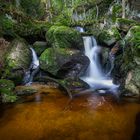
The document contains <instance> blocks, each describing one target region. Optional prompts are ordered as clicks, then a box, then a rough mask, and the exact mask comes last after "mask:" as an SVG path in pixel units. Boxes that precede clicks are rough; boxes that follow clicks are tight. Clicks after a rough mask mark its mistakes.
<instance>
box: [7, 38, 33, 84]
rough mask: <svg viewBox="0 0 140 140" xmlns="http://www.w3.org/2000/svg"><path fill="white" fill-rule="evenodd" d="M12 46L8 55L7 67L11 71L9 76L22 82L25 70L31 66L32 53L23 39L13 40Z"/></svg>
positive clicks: (17, 81)
mask: <svg viewBox="0 0 140 140" xmlns="http://www.w3.org/2000/svg"><path fill="white" fill-rule="evenodd" d="M10 48H11V49H10V50H9V52H8V54H7V57H6V69H7V71H9V73H8V75H7V76H8V78H10V79H12V80H13V81H15V82H16V83H21V81H22V79H23V75H24V71H25V70H27V69H28V68H29V66H30V63H31V60H32V54H31V51H30V49H29V47H28V45H27V44H26V43H25V41H24V40H22V39H15V40H13V42H12V43H11V44H10Z"/></svg>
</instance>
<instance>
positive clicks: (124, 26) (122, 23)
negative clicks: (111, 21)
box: [116, 18, 139, 32]
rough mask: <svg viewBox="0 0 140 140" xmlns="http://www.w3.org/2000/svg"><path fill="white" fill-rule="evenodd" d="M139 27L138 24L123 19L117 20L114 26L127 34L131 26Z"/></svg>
mask: <svg viewBox="0 0 140 140" xmlns="http://www.w3.org/2000/svg"><path fill="white" fill-rule="evenodd" d="M135 25H139V23H138V22H136V21H135V20H130V19H124V18H117V19H116V26H117V28H118V29H119V30H122V31H124V32H127V31H128V30H129V29H130V28H131V27H132V26H135Z"/></svg>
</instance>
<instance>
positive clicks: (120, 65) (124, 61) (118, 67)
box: [114, 26, 140, 96]
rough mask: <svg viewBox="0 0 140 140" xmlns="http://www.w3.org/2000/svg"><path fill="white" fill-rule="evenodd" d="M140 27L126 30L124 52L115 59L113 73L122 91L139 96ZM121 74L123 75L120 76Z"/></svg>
mask: <svg viewBox="0 0 140 140" xmlns="http://www.w3.org/2000/svg"><path fill="white" fill-rule="evenodd" d="M139 35H140V27H139V26H134V27H132V28H130V30H129V31H128V33H127V35H126V37H125V42H126V46H125V48H124V53H123V54H122V55H119V56H117V58H116V60H115V67H114V74H115V78H116V80H118V81H119V83H120V85H121V89H122V90H123V91H124V93H126V94H127V93H131V94H132V95H134V94H135V95H137V96H139V93H140V85H139V81H140V77H139V75H140V70H139V69H140V47H139V46H140V36H139ZM122 75H123V76H122Z"/></svg>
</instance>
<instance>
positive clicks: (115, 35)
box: [98, 27, 121, 46]
mask: <svg viewBox="0 0 140 140" xmlns="http://www.w3.org/2000/svg"><path fill="white" fill-rule="evenodd" d="M120 37H121V36H120V33H119V31H118V30H117V29H116V28H115V27H112V28H111V29H108V30H103V31H102V32H101V33H100V34H99V36H98V40H99V42H100V43H101V44H105V45H107V46H111V45H113V44H114V43H115V42H117V41H118V40H120Z"/></svg>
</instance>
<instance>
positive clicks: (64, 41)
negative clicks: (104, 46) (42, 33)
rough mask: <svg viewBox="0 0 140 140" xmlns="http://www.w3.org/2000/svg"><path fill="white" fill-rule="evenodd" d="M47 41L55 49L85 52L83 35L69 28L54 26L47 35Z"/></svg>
mask: <svg viewBox="0 0 140 140" xmlns="http://www.w3.org/2000/svg"><path fill="white" fill-rule="evenodd" d="M46 39H47V40H48V41H49V42H50V43H51V44H52V46H53V47H55V48H56V47H59V48H75V49H79V50H84V44H83V40H82V36H81V34H80V33H79V32H78V31H76V30H75V29H73V28H70V27H67V26H58V25H54V26H52V27H51V28H50V29H49V30H48V32H47V33H46Z"/></svg>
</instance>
